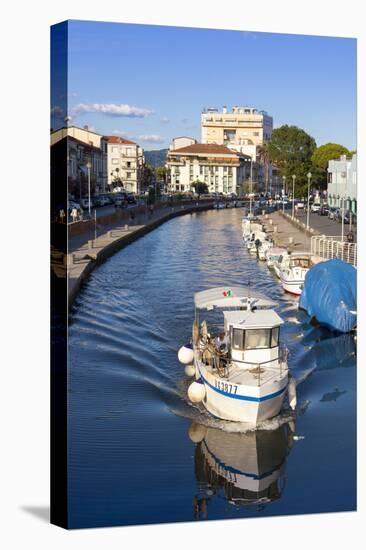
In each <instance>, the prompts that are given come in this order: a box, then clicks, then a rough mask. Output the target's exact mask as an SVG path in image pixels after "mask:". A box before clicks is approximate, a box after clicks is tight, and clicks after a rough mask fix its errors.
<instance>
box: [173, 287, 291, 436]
mask: <svg viewBox="0 0 366 550" xmlns="http://www.w3.org/2000/svg"><path fill="white" fill-rule="evenodd" d="M194 304H195V320H194V323H193V329H192V345H191V346H190V345H187V346H183V347H182V348H181V349H180V350H179V353H178V358H179V360H180V361H181V362H182V363H183V364H185V365H186V374H187V375H189V376H190V375H191V376H193V375H194V376H195V378H196V380H195V382H193V383H192V384H191V385H190V386H189V388H188V398H189V399H190V401H192V402H194V403H199V402H202V404H203V405H204V407H205V408H206V409H207V410H208V411H209V412H210V413H211V414H213V415H214V416H216V417H218V418H222V419H224V420H232V421H237V422H248V423H250V424H253V425H258V424H259V423H260V422H262V421H264V420H266V419H268V418H272V417H274V416H276V415H277V414H278V413H279V412H280V410H281V407H282V403H283V400H284V397H285V394H286V391H287V390H289V401H290V405H291V406H292V407H295V406H296V397H295V396H294V391H293V390H294V384H293V383H291V384H290V388H289V369H288V364H287V350H286V348H285V347H284V346H280V326H281V325H282V324H283V320H282V319H281V317H280V316H279V315H278V314H277V313H276V312H275V311H274V309H273V307H274V306H276V303H275V302H273V301H272V300H270V299H268V298H267V297H265V296H263V295H260V294H258V293H253V292H252V291H251V290H250V289H248V288H245V287H231V288H230V289H227V288H223V287H218V288H213V289H210V290H204V291H202V292H197V293H196V294H195V295H194ZM203 310H206V311H207V312H212V313H211V314H212V315H213V316H215V315H216V316H217V310H219V311H220V312H221V315H223V322H222V320H221V323H219V325H217V323H215V324H214V325H213V328H214V329H215V330H216V331H217V333H218V334H219V337H217V338H216V340H215V338H214V334H213V333H212V334H210V333H209V332H208V330H207V322H206V319H203V320H202V321H201V324H200V318H199V314H200V312H201V311H203ZM221 315H220V317H221ZM218 326H220V330H218ZM221 327H222V328H221ZM290 394H291V395H290Z"/></svg>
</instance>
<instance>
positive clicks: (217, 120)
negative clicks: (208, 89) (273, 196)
mask: <svg viewBox="0 0 366 550" xmlns="http://www.w3.org/2000/svg"><path fill="white" fill-rule="evenodd" d="M272 131H273V118H272V117H271V116H269V115H268V113H266V112H265V111H258V109H256V108H255V107H238V106H235V107H233V108H232V109H231V110H228V108H227V107H223V108H222V110H221V111H219V110H218V109H216V108H208V109H205V110H204V111H203V112H202V114H201V134H202V143H217V144H221V145H226V146H227V147H229V148H230V149H234V150H236V151H238V152H240V153H243V154H244V155H249V156H250V157H251V158H252V161H253V174H254V180H253V181H254V187H255V188H257V190H259V188H265V190H266V191H268V190H269V188H270V187H271V179H272V178H274V176H275V173H272V165H271V163H268V162H266V165H264V162H263V159H262V158H261V149H260V148H261V146H262V145H263V144H264V143H266V142H268V141H269V140H270V139H271V137H272Z"/></svg>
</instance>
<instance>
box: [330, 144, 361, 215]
mask: <svg viewBox="0 0 366 550" xmlns="http://www.w3.org/2000/svg"><path fill="white" fill-rule="evenodd" d="M327 195H328V204H329V205H330V206H334V207H336V208H340V207H342V206H344V208H345V209H346V210H351V211H352V212H353V213H354V214H356V213H357V155H356V154H354V155H352V159H347V157H346V155H341V156H340V158H339V159H336V160H330V161H329V162H328V186H327Z"/></svg>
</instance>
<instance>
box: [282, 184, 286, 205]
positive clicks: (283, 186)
mask: <svg viewBox="0 0 366 550" xmlns="http://www.w3.org/2000/svg"><path fill="white" fill-rule="evenodd" d="M285 189H286V176H282V212H283V213H284V212H285Z"/></svg>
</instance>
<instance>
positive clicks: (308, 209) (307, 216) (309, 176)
mask: <svg viewBox="0 0 366 550" xmlns="http://www.w3.org/2000/svg"><path fill="white" fill-rule="evenodd" d="M307 178H308V208H307V212H306V229H309V216H310V181H311V172H308V173H307Z"/></svg>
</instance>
